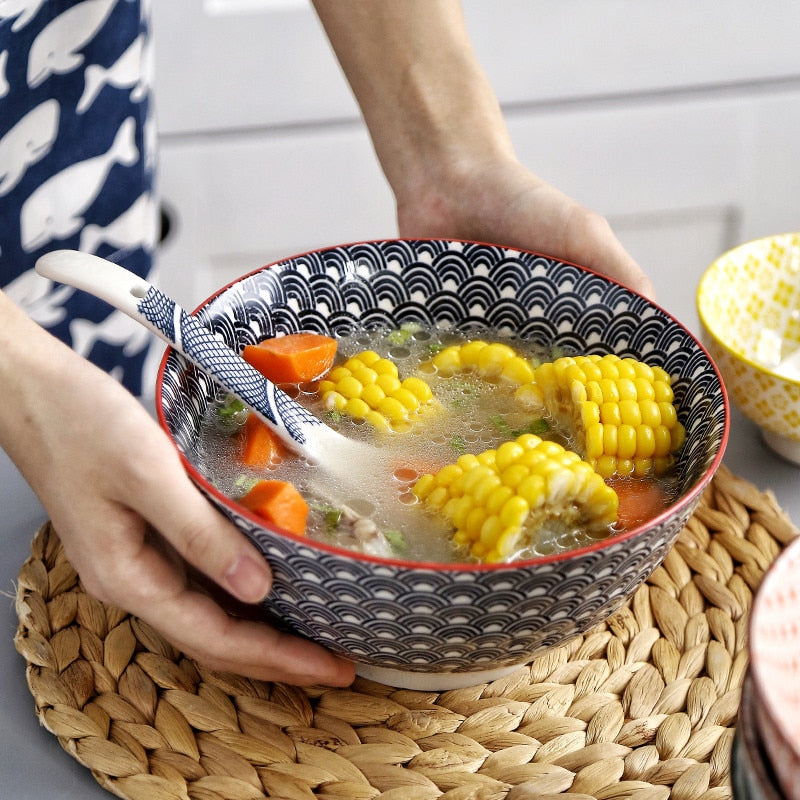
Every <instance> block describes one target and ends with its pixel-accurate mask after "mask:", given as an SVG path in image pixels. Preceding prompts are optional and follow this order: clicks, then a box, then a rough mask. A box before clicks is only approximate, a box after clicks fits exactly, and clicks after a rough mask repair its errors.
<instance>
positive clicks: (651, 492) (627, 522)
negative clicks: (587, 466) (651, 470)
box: [610, 478, 669, 530]
mask: <svg viewBox="0 0 800 800" xmlns="http://www.w3.org/2000/svg"><path fill="white" fill-rule="evenodd" d="M610 485H611V488H612V489H614V491H615V492H616V493H617V497H618V498H619V507H618V510H617V524H618V525H619V526H620V527H621V528H623V529H625V530H631V529H632V528H635V527H637V526H639V525H643V524H644V523H645V522H647V521H648V520H651V519H653V517H656V516H658V515H659V514H660V513H661V512H662V511H664V510H665V509H666V508H667V506H668V505H669V498H668V496H667V494H666V492H665V491H664V490H663V489H662V488H661V487H660V486H659V485H658V484H657V483H654V482H653V481H651V480H647V479H646V478H645V479H634V478H631V479H628V480H619V481H613V482H610Z"/></svg>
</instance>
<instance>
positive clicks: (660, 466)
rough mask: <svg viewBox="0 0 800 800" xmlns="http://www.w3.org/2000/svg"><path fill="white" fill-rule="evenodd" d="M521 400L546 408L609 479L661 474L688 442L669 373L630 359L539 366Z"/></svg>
mask: <svg viewBox="0 0 800 800" xmlns="http://www.w3.org/2000/svg"><path fill="white" fill-rule="evenodd" d="M516 397H517V399H518V400H519V401H520V402H522V403H523V404H524V405H525V406H527V407H529V408H532V407H536V406H543V407H544V409H545V411H546V412H547V413H548V414H550V415H551V416H552V417H553V418H554V420H555V422H556V425H558V426H560V427H562V428H563V429H565V430H567V431H570V432H571V434H572V435H573V436H574V437H575V440H576V444H577V448H578V450H579V452H580V453H581V455H582V456H583V457H584V458H585V459H586V460H587V461H588V462H589V463H590V464H591V465H592V466H593V467H594V468H595V469H596V470H597V471H598V472H599V473H600V474H601V475H603V476H604V477H610V476H611V475H614V474H620V475H631V474H634V475H638V476H641V475H645V474H647V473H649V472H655V473H656V474H661V473H663V472H665V471H666V470H668V469H669V468H670V466H671V465H672V464H673V463H674V456H675V453H677V452H678V451H679V450H680V448H681V447H682V445H683V442H684V439H685V437H686V431H685V429H684V427H683V425H682V424H681V423H680V422H678V417H677V411H676V408H675V404H674V402H673V401H674V399H675V398H674V394H673V391H672V386H671V379H670V376H669V375H668V374H667V373H666V372H665V371H664V370H663V369H661V368H660V367H650V366H649V365H647V364H645V363H643V362H641V361H637V360H635V359H633V358H620V357H619V356H616V355H604V356H599V355H591V356H574V357H573V356H564V357H562V358H558V359H556V360H555V361H553V362H550V363H546V364H541V365H540V366H539V367H537V368H536V369H535V370H534V378H533V381H532V382H531V383H529V384H526V385H524V386H521V387H520V388H519V389H518V390H517V392H516Z"/></svg>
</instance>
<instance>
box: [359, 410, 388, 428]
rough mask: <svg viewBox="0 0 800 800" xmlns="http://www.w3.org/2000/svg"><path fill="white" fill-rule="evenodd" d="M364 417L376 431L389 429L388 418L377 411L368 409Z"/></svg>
mask: <svg viewBox="0 0 800 800" xmlns="http://www.w3.org/2000/svg"><path fill="white" fill-rule="evenodd" d="M364 419H365V420H366V421H367V422H368V423H369V424H370V425H372V427H373V428H375V430H376V431H387V430H389V420H388V419H386V417H384V416H383V414H381V413H379V412H378V411H373V410H372V409H370V410H369V411H368V412H367V413H366V414H365V415H364Z"/></svg>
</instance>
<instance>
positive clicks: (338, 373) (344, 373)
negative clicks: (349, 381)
mask: <svg viewBox="0 0 800 800" xmlns="http://www.w3.org/2000/svg"><path fill="white" fill-rule="evenodd" d="M351 374H352V373H351V372H350V370H349V369H348V368H347V367H342V366H340V367H334V368H333V369H332V370H331V371H330V372H329V373H328V380H331V381H333V382H334V383H338V382H339V381H340V380H342V378H346V377H348V376H349V375H351Z"/></svg>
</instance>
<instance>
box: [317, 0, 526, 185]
mask: <svg viewBox="0 0 800 800" xmlns="http://www.w3.org/2000/svg"><path fill="white" fill-rule="evenodd" d="M314 5H315V7H316V9H317V13H318V15H319V17H320V20H321V21H322V24H323V26H324V27H325V30H326V33H327V34H328V37H329V39H330V41H331V44H332V46H333V48H334V50H335V52H336V54H337V57H338V59H339V62H340V64H341V65H342V69H343V70H344V72H345V75H346V76H347V79H348V81H349V83H350V85H351V87H352V89H353V92H354V93H355V95H356V98H357V100H358V103H359V105H360V107H361V110H362V113H363V116H364V120H365V122H366V124H367V127H368V128H369V131H370V134H371V136H372V140H373V144H374V147H375V151H376V153H377V155H378V158H379V160H380V162H381V165H382V167H383V170H384V172H385V174H386V177H387V178H388V180H389V183H390V184H391V186H392V188H393V190H394V191H395V194H399V195H403V194H406V193H407V192H408V190H409V185H412V186H413V185H419V184H424V183H425V181H426V180H427V179H428V177H429V174H426V173H429V171H430V170H431V169H434V170H441V169H447V170H452V171H457V170H458V168H459V165H460V162H461V161H462V160H463V159H468V160H473V159H474V157H475V154H476V153H482V154H484V155H485V156H486V157H487V158H492V159H497V158H498V157H499V158H513V148H512V145H511V141H510V138H509V136H508V132H507V129H506V126H505V123H504V121H503V118H502V114H501V112H500V108H499V105H498V103H497V100H496V98H495V95H494V92H493V90H492V87H491V86H490V84H489V82H488V80H487V78H486V76H485V74H484V73H483V70H482V69H481V67H480V65H479V63H478V61H477V58H476V57H475V54H474V51H473V49H472V45H471V43H470V40H469V36H468V33H467V30H466V27H465V24H464V19H463V15H462V13H461V7H460V5H459V3H458V2H457V1H456V0H392V1H391V2H387V1H386V0H314Z"/></svg>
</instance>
